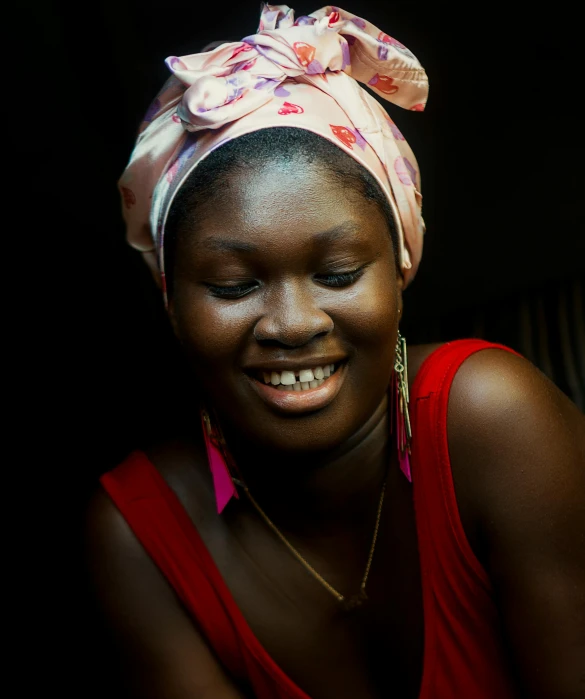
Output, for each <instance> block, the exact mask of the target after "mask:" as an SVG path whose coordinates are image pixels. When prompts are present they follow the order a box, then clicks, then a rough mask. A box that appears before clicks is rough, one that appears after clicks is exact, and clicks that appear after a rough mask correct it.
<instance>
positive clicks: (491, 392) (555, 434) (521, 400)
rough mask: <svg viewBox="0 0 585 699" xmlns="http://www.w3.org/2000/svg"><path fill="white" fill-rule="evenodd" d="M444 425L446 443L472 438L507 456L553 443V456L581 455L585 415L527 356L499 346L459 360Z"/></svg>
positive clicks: (491, 450)
mask: <svg viewBox="0 0 585 699" xmlns="http://www.w3.org/2000/svg"><path fill="white" fill-rule="evenodd" d="M448 425H449V439H450V443H451V441H453V442H454V444H458V443H465V442H468V441H469V442H473V443H475V445H476V446H479V445H482V446H483V447H484V448H487V449H488V450H489V453H490V454H491V455H492V456H496V455H499V456H500V457H501V458H502V459H505V460H510V459H511V458H514V457H515V456H521V455H522V454H529V453H533V452H534V451H535V450H542V449H554V451H555V453H556V455H557V458H556V459H554V460H552V461H556V460H559V461H561V460H565V461H566V460H567V459H568V460H569V461H570V462H573V461H574V459H575V458H576V457H578V456H579V455H580V456H581V458H583V456H584V455H585V452H584V450H585V429H584V426H585V417H584V416H583V415H582V413H580V411H579V410H578V409H577V407H576V406H575V404H574V403H573V402H572V401H571V400H569V398H567V396H565V395H564V394H563V393H562V392H561V391H560V390H559V389H558V388H557V387H556V386H555V385H554V384H553V383H552V382H551V381H550V380H549V379H548V378H547V377H546V376H545V375H544V374H543V373H542V372H540V371H539V370H538V369H537V368H536V367H535V366H534V365H533V364H531V363H530V362H529V361H527V360H526V359H524V358H522V357H519V356H518V355H515V354H512V353H511V352H506V351H505V350H501V349H484V350H482V351H479V352H476V353H475V354H473V355H471V356H470V357H469V358H467V359H466V360H465V361H464V362H463V364H462V365H461V367H460V368H459V370H458V372H457V374H456V375H455V378H454V380H453V384H452V387H451V392H450V395H449V415H448ZM559 449H560V450H561V451H558V450H559ZM543 456H544V455H543ZM581 463H583V462H582V461H581Z"/></svg>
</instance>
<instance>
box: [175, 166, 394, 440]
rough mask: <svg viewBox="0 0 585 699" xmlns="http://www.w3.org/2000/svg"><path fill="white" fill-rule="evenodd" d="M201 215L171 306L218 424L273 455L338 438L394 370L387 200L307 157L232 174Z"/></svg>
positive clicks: (184, 236)
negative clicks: (352, 186) (349, 184)
mask: <svg viewBox="0 0 585 699" xmlns="http://www.w3.org/2000/svg"><path fill="white" fill-rule="evenodd" d="M195 218H196V224H195V226H194V227H193V228H190V229H187V230H185V229H183V230H182V231H181V235H179V240H178V242H177V250H176V264H175V271H174V279H173V285H174V295H173V298H172V301H171V304H170V313H171V319H172V322H173V326H174V329H175V332H176V334H177V336H178V337H179V339H180V341H181V343H182V344H183V347H184V348H185V350H186V351H187V353H188V356H189V358H190V362H191V365H192V367H193V370H194V372H195V375H196V377H197V379H198V381H199V383H200V385H201V387H202V388H203V390H204V392H205V394H206V396H207V399H208V400H209V402H210V403H211V404H212V405H213V406H214V408H215V409H216V411H217V413H218V414H219V416H220V418H221V421H222V424H224V425H227V426H229V429H230V433H233V432H234V431H236V433H238V434H240V435H242V436H243V437H245V438H246V439H247V440H252V441H253V442H256V443H258V444H260V445H263V446H265V447H266V448H269V449H271V450H272V449H276V450H286V451H288V452H295V451H297V452H299V453H302V452H312V451H323V450H330V449H334V448H336V447H339V446H340V445H341V444H342V443H343V442H344V441H345V440H347V439H348V438H349V437H351V436H352V435H353V434H354V433H355V432H356V431H357V430H358V429H359V428H360V427H361V426H362V425H363V424H364V423H365V422H366V421H367V419H368V418H369V417H370V416H371V415H372V413H373V412H374V411H375V410H376V408H378V407H379V405H380V403H381V401H383V400H384V397H385V393H386V391H387V388H388V385H389V381H390V377H391V372H392V367H393V360H394V348H395V345H396V334H397V326H398V316H399V308H401V303H402V296H401V286H402V285H401V279H400V277H399V275H397V270H396V264H395V258H394V251H393V248H392V242H391V238H390V234H389V231H388V227H387V224H386V221H385V219H384V216H383V214H382V212H381V211H380V210H379V207H378V206H377V205H376V204H374V203H373V202H371V201H369V200H367V199H366V198H365V197H364V196H362V195H361V193H360V192H358V191H355V192H353V191H351V190H350V191H348V189H347V188H346V187H345V188H344V187H342V186H341V185H340V184H339V183H338V182H337V181H336V179H335V178H334V177H333V176H332V175H331V174H330V173H328V171H327V170H326V169H325V168H323V166H321V165H318V164H309V163H306V162H304V161H302V160H299V161H298V162H287V163H282V162H275V163H273V164H269V165H267V166H264V167H262V168H261V169H260V168H257V169H256V170H251V171H249V172H248V171H242V170H239V171H237V172H234V173H232V174H231V175H230V176H229V177H228V178H227V179H226V180H224V181H223V182H222V185H221V186H218V187H217V188H216V195H215V196H214V197H213V198H211V199H208V200H207V201H206V202H205V203H203V204H200V205H199V206H198V207H197V212H196V217H195ZM331 365H333V367H334V371H333V372H332V373H331ZM301 372H304V373H301ZM308 372H311V373H308ZM329 374H331V375H329ZM311 376H312V377H313V378H312V383H311ZM278 382H280V383H278ZM275 384H276V385H275ZM295 384H296V385H295Z"/></svg>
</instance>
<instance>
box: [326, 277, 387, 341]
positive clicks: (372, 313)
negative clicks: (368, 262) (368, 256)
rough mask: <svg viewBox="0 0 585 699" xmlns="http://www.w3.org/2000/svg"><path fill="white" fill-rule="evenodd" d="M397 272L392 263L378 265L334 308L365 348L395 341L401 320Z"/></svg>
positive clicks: (350, 334)
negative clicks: (397, 325) (396, 328)
mask: <svg viewBox="0 0 585 699" xmlns="http://www.w3.org/2000/svg"><path fill="white" fill-rule="evenodd" d="M397 309H398V296H397V287H396V278H395V274H393V273H392V267H391V266H390V265H385V264H384V265H377V266H376V268H375V269H373V270H371V272H370V273H369V274H367V275H366V276H365V278H364V279H363V280H362V281H361V282H360V283H359V284H358V285H356V286H355V287H354V288H353V289H351V290H349V293H348V294H347V295H345V296H344V298H343V299H340V303H339V305H338V306H337V308H336V309H335V311H332V315H334V316H335V317H334V320H336V324H337V325H339V327H340V329H341V330H342V331H343V333H344V334H345V335H347V337H348V338H350V339H351V340H354V341H355V343H356V346H359V348H360V349H361V350H365V351H367V350H369V349H376V350H381V349H382V347H383V346H384V345H385V344H392V338H393V335H394V331H395V326H396V324H397V321H398V313H397Z"/></svg>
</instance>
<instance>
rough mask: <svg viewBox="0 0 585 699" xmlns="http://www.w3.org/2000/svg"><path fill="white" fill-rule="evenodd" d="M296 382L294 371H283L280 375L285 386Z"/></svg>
mask: <svg viewBox="0 0 585 699" xmlns="http://www.w3.org/2000/svg"><path fill="white" fill-rule="evenodd" d="M295 382H296V379H295V372H294V371H283V372H282V374H281V375H280V383H281V384H282V385H283V386H293V385H294V384H295Z"/></svg>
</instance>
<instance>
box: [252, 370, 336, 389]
mask: <svg viewBox="0 0 585 699" xmlns="http://www.w3.org/2000/svg"><path fill="white" fill-rule="evenodd" d="M337 369H339V364H325V365H323V366H316V367H313V368H312V369H298V370H296V371H281V372H278V371H258V372H256V373H255V376H254V378H255V379H256V380H257V381H260V382H261V383H264V384H266V385H269V386H272V387H273V388H276V389H277V390H279V391H288V392H291V391H294V392H295V393H299V392H302V391H310V390H311V389H313V388H319V386H322V385H323V384H324V383H326V382H327V381H328V380H329V379H330V378H331V377H332V376H333V374H335V372H336V371H337Z"/></svg>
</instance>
